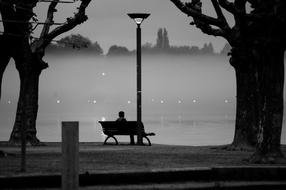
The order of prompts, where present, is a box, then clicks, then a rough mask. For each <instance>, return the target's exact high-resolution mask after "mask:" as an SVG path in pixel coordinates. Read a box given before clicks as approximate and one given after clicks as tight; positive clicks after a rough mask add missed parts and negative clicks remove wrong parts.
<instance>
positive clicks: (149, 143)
mask: <svg viewBox="0 0 286 190" xmlns="http://www.w3.org/2000/svg"><path fill="white" fill-rule="evenodd" d="M143 138H145V139H146V140H147V141H148V145H149V146H151V145H152V144H151V141H150V139H149V138H148V137H147V136H144V137H143Z"/></svg>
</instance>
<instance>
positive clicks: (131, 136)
mask: <svg viewBox="0 0 286 190" xmlns="http://www.w3.org/2000/svg"><path fill="white" fill-rule="evenodd" d="M126 121H127V120H126V119H125V114H124V111H120V112H119V113H118V119H116V122H126ZM130 144H131V145H134V144H135V142H134V135H130Z"/></svg>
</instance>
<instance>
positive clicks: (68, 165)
mask: <svg viewBox="0 0 286 190" xmlns="http://www.w3.org/2000/svg"><path fill="white" fill-rule="evenodd" d="M78 133H79V122H78V121H64V122H62V190H78V187H79V135H78Z"/></svg>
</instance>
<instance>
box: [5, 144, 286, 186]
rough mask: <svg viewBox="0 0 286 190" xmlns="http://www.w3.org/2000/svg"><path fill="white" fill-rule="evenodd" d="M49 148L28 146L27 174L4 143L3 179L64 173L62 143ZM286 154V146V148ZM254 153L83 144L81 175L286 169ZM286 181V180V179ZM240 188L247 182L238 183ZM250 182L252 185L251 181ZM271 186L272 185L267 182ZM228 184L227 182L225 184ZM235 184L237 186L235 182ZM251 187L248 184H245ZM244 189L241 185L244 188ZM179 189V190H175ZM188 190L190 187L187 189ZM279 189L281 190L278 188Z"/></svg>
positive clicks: (17, 156)
mask: <svg viewBox="0 0 286 190" xmlns="http://www.w3.org/2000/svg"><path fill="white" fill-rule="evenodd" d="M45 144H46V146H36V147H31V146H29V147H27V157H26V160H27V171H26V172H25V173H21V172H20V171H19V170H20V160H21V156H20V153H21V151H20V147H16V146H9V145H8V144H7V143H5V142H1V143H0V150H2V151H4V152H5V157H0V177H9V176H11V177H15V176H31V175H33V176H35V175H36V176H37V175H59V174H60V172H61V144H60V143H45ZM282 150H283V153H284V155H286V146H283V147H282ZM251 154H252V152H247V151H228V150H224V149H222V147H220V146H174V145H153V146H151V147H149V146H130V145H127V144H121V145H102V143H80V152H79V156H80V173H81V174H86V173H89V174H93V173H101V172H104V173H114V172H148V171H156V170H172V171H174V170H186V169H192V168H213V167H234V166H235V167H261V166H262V167H278V168H279V167H285V166H286V163H285V162H284V163H280V164H272V165H269V164H268V165H261V164H250V163H248V162H247V161H245V159H247V158H248V157H249V156H250V155H251ZM285 182H286V177H285ZM236 183H238V185H239V184H240V183H243V182H240V181H239V182H236ZM248 183H250V182H248ZM267 183H268V182H267ZM225 184H227V183H225ZM232 184H234V183H232ZM243 184H247V183H243ZM216 185H217V182H207V183H206V182H204V183H200V182H195V183H194V182H184V183H175V182H172V183H170V184H166V183H164V184H157V185H155V186H154V184H149V185H137V186H136V185H134V184H133V185H126V186H124V187H122V186H118V185H115V186H97V187H96V188H95V187H84V188H81V189H84V190H89V189H90V190H91V189H191V187H199V188H200V187H206V186H210V187H215V186H216ZM240 186H241V185H240ZM175 187H176V188H175ZM187 187H188V188H187ZM278 189H279V188H278Z"/></svg>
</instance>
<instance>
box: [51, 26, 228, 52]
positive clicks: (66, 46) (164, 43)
mask: <svg viewBox="0 0 286 190" xmlns="http://www.w3.org/2000/svg"><path fill="white" fill-rule="evenodd" d="M71 50H80V53H88V54H92V55H103V50H102V48H101V46H100V45H99V43H98V42H94V43H93V42H92V41H91V40H90V39H88V38H87V37H84V36H82V35H80V34H76V35H75V34H71V35H69V36H66V37H64V38H62V39H60V40H58V41H56V42H55V43H52V44H51V45H50V46H49V48H48V52H50V53H55V54H63V53H69V52H70V51H71ZM229 51H230V45H229V44H228V43H226V44H225V46H224V47H223V49H222V50H221V52H219V53H215V52H214V48H213V44H212V43H211V42H210V43H205V44H204V45H203V47H202V48H200V47H198V46H187V45H185V46H171V45H170V41H169V36H168V31H167V29H166V28H159V29H158V31H157V39H156V44H155V45H153V44H152V43H149V42H148V43H145V44H144V45H142V52H143V54H150V55H156V54H170V55H227V54H228V52H229ZM135 53H136V50H129V49H128V48H127V47H124V46H119V45H112V46H111V47H110V48H109V49H108V51H107V53H106V55H107V56H129V55H135Z"/></svg>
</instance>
